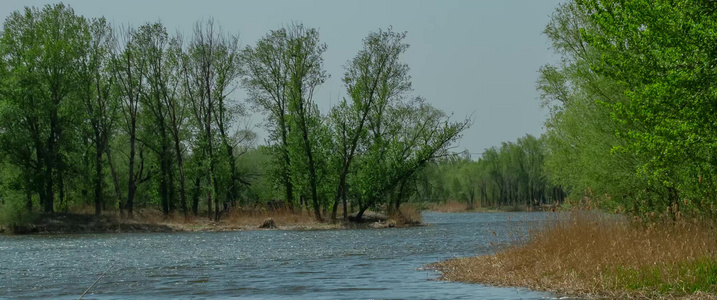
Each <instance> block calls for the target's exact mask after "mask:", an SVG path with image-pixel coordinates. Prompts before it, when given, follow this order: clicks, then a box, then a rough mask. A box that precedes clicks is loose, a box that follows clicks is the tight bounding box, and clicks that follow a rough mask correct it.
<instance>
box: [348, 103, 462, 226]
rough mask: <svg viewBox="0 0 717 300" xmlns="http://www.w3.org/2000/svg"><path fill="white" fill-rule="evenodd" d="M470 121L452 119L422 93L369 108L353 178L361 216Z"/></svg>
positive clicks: (435, 155)
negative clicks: (423, 97)
mask: <svg viewBox="0 0 717 300" xmlns="http://www.w3.org/2000/svg"><path fill="white" fill-rule="evenodd" d="M470 124H471V120H469V119H466V120H463V121H459V122H452V121H450V119H449V116H448V115H446V114H445V113H444V112H442V111H441V110H438V109H436V108H435V107H433V106H431V105H430V104H428V103H427V102H426V101H425V100H424V99H422V98H415V99H413V100H411V101H401V102H398V103H395V104H393V105H387V106H385V107H383V108H382V109H379V110H374V111H373V112H372V113H371V115H370V116H369V133H368V135H369V136H368V140H367V143H366V145H364V147H366V149H367V151H366V152H365V153H364V154H363V155H362V156H361V157H360V158H357V159H358V160H360V163H358V164H357V165H358V166H360V167H359V168H358V170H357V175H356V176H355V178H354V183H353V185H352V186H353V187H354V188H355V189H356V190H357V191H356V192H355V194H356V195H357V196H358V198H357V200H358V202H359V203H358V205H359V211H358V213H357V215H356V217H355V219H356V220H361V218H362V216H363V214H364V212H365V211H366V210H367V209H369V208H373V207H375V206H376V205H378V204H381V203H384V202H385V201H386V200H388V197H387V196H388V195H389V194H390V192H392V191H393V190H394V189H395V188H397V187H400V183H402V182H403V181H405V180H408V179H410V178H412V177H413V176H414V175H416V173H417V172H418V171H420V170H421V169H423V168H424V167H425V166H426V165H427V164H428V163H429V162H431V161H433V160H434V159H436V158H439V157H442V156H445V155H447V154H448V149H449V147H450V146H451V144H452V143H453V142H455V141H457V140H458V138H460V136H461V133H462V132H463V131H464V130H465V129H467V128H468V127H469V126H470Z"/></svg>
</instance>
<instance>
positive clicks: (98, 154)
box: [95, 129, 103, 216]
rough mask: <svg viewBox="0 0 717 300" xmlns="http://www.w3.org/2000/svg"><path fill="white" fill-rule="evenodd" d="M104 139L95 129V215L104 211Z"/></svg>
mask: <svg viewBox="0 0 717 300" xmlns="http://www.w3.org/2000/svg"><path fill="white" fill-rule="evenodd" d="M102 144H103V143H102V140H101V139H100V133H99V129H95V215H96V216H99V215H100V214H101V213H102V150H103V149H102V148H103V147H102V146H103V145H102Z"/></svg>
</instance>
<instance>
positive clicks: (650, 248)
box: [432, 211, 717, 299]
mask: <svg viewBox="0 0 717 300" xmlns="http://www.w3.org/2000/svg"><path fill="white" fill-rule="evenodd" d="M716 233H717V232H716V230H715V228H714V227H713V226H712V225H711V224H707V223H705V222H700V221H695V220H677V221H667V220H664V221H661V222H657V223H654V222H653V223H650V224H646V223H644V222H642V221H631V220H628V219H627V218H626V217H620V216H616V215H606V214H601V213H596V212H592V211H589V212H585V211H573V212H563V213H557V214H555V215H554V216H553V219H552V220H551V221H549V222H547V224H546V226H545V227H544V228H542V229H539V230H536V231H532V232H530V233H529V234H528V235H527V236H523V237H521V236H520V235H517V234H516V235H512V236H513V237H514V242H516V243H517V244H514V246H510V247H508V248H506V249H502V250H498V251H496V253H495V254H492V255H485V256H479V257H469V258H454V259H450V260H448V261H444V262H440V263H436V264H434V265H432V267H434V268H436V269H437V270H439V271H441V272H442V277H441V278H442V279H444V280H451V281H461V282H468V283H483V284H492V285H499V286H520V287H528V288H531V289H536V290H544V291H555V292H558V293H563V294H569V295H580V296H597V297H609V298H676V297H689V298H700V299H702V298H710V299H714V298H715V297H714V295H715V292H717V256H716V254H717V235H716Z"/></svg>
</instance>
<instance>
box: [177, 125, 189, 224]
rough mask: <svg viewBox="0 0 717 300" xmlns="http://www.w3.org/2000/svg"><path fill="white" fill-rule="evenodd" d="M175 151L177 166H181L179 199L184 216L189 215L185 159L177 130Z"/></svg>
mask: <svg viewBox="0 0 717 300" xmlns="http://www.w3.org/2000/svg"><path fill="white" fill-rule="evenodd" d="M174 151H175V152H176V155H177V167H178V168H179V201H180V205H181V206H182V213H183V214H184V217H185V218H186V217H187V213H188V212H187V192H186V191H187V190H186V183H185V176H184V159H183V158H182V151H181V149H180V145H179V135H178V134H177V133H176V132H175V134H174Z"/></svg>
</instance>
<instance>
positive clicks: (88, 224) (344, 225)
mask: <svg viewBox="0 0 717 300" xmlns="http://www.w3.org/2000/svg"><path fill="white" fill-rule="evenodd" d="M38 219H39V220H38V221H36V222H33V223H30V224H25V225H22V226H12V227H10V228H6V227H3V226H0V236H2V235H62V234H113V233H175V232H176V233H180V232H228V231H253V230H286V231H301V230H340V229H381V228H405V227H417V226H426V224H424V223H423V222H420V223H409V222H404V221H398V220H395V219H390V218H389V219H387V220H380V221H365V222H361V223H356V222H350V221H344V220H340V221H337V222H330V221H328V222H316V221H306V220H299V219H298V218H297V219H296V220H295V221H293V222H292V221H285V220H281V221H275V219H282V216H279V217H276V218H273V217H270V216H269V217H260V219H261V221H258V222H256V220H257V218H253V219H250V220H248V223H247V222H242V223H239V224H238V223H235V222H232V221H233V220H220V221H219V222H214V221H210V220H204V219H192V220H188V221H177V220H162V221H146V220H142V219H141V218H137V219H119V218H117V217H114V216H106V215H103V216H99V217H97V216H94V215H84V214H74V213H67V214H65V213H58V214H53V215H44V216H41V217H39V218H38ZM284 219H285V218H284ZM252 221H253V222H252Z"/></svg>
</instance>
